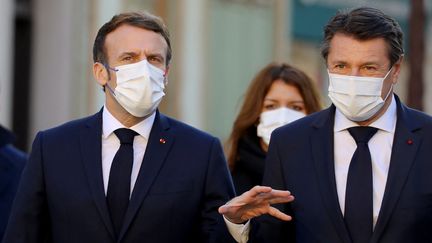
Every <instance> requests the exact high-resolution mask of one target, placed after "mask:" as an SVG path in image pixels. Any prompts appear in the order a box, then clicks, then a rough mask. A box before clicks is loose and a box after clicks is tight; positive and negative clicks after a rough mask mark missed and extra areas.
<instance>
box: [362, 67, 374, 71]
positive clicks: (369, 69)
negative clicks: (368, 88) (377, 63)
mask: <svg viewBox="0 0 432 243" xmlns="http://www.w3.org/2000/svg"><path fill="white" fill-rule="evenodd" d="M364 69H366V70H367V71H376V70H377V68H376V67H374V66H365V67H364Z"/></svg>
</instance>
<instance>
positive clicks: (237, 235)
mask: <svg viewBox="0 0 432 243" xmlns="http://www.w3.org/2000/svg"><path fill="white" fill-rule="evenodd" d="M223 218H224V221H225V224H226V225H227V227H228V231H229V233H230V234H231V236H232V237H233V238H234V239H235V241H236V242H238V243H246V242H248V240H249V231H250V220H248V221H247V223H246V224H234V223H231V222H230V221H229V220H227V219H226V218H225V216H224V217H223Z"/></svg>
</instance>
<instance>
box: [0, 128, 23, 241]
mask: <svg viewBox="0 0 432 243" xmlns="http://www.w3.org/2000/svg"><path fill="white" fill-rule="evenodd" d="M13 140H14V136H13V135H12V133H11V132H9V131H8V130H6V129H5V128H3V127H1V126H0V240H1V238H3V234H4V231H5V229H6V224H7V221H8V218H9V213H10V210H11V207H12V202H13V199H14V197H15V193H16V191H17V188H18V182H19V179H20V176H21V172H22V170H23V168H24V165H25V162H26V160H27V156H26V155H25V154H24V153H23V152H21V151H19V150H18V149H16V148H15V147H14V146H12V144H11V143H12V142H13Z"/></svg>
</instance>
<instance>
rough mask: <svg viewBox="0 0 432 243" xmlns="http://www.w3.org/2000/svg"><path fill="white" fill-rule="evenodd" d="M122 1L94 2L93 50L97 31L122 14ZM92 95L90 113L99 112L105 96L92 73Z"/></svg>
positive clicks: (92, 23)
mask: <svg viewBox="0 0 432 243" xmlns="http://www.w3.org/2000/svg"><path fill="white" fill-rule="evenodd" d="M120 1H121V0H95V1H94V6H93V7H94V14H93V16H94V17H93V19H92V22H91V26H92V28H91V34H90V40H89V46H90V47H91V48H93V42H94V38H95V37H96V34H97V31H98V30H99V28H100V27H102V25H103V24H105V23H106V22H108V21H109V20H110V19H111V18H112V17H113V16H114V15H115V14H118V13H120V11H121V10H122V7H123V6H122V5H121V3H120ZM89 60H90V62H89V65H92V64H93V53H92V52H90V53H89ZM88 79H89V82H91V84H90V85H89V89H90V93H91V94H92V95H91V96H90V97H89V101H90V111H91V112H95V111H97V110H99V109H100V108H101V107H102V106H103V105H104V103H105V95H104V93H103V92H102V88H101V86H100V85H99V84H98V83H97V82H96V81H95V80H94V78H93V74H92V73H91V72H90V73H89V75H88Z"/></svg>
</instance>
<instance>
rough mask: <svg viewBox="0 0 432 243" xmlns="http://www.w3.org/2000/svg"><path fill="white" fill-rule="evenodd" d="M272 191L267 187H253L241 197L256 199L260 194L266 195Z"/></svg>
mask: <svg viewBox="0 0 432 243" xmlns="http://www.w3.org/2000/svg"><path fill="white" fill-rule="evenodd" d="M272 190H273V189H272V188H271V187H268V186H254V187H253V188H252V189H250V190H249V191H247V192H245V193H243V194H242V195H245V196H248V197H256V196H257V195H259V194H261V193H268V192H271V191H272Z"/></svg>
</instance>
